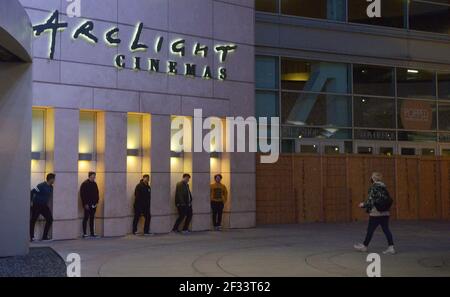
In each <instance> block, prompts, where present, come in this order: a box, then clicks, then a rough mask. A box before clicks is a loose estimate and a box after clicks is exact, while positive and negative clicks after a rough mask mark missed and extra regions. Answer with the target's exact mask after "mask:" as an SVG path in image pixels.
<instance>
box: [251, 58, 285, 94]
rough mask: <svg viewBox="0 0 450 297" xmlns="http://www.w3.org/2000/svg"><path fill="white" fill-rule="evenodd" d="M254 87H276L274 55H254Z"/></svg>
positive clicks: (276, 71)
mask: <svg viewBox="0 0 450 297" xmlns="http://www.w3.org/2000/svg"><path fill="white" fill-rule="evenodd" d="M255 72H256V88H259V89H277V88H278V72H279V71H278V59H277V58H274V57H266V56H257V57H256V71H255Z"/></svg>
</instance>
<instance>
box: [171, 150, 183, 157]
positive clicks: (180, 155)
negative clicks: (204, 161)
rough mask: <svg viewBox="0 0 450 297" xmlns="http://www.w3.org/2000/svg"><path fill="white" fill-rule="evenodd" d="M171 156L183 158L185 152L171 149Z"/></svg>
mask: <svg viewBox="0 0 450 297" xmlns="http://www.w3.org/2000/svg"><path fill="white" fill-rule="evenodd" d="M170 157H171V158H183V157H184V152H182V151H180V152H177V151H170Z"/></svg>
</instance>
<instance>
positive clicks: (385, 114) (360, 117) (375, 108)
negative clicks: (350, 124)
mask: <svg viewBox="0 0 450 297" xmlns="http://www.w3.org/2000/svg"><path fill="white" fill-rule="evenodd" d="M353 104H354V112H355V115H354V117H355V126H356V127H368V128H370V127H372V128H395V101H394V100H393V99H383V98H367V97H355V99H354V101H353Z"/></svg>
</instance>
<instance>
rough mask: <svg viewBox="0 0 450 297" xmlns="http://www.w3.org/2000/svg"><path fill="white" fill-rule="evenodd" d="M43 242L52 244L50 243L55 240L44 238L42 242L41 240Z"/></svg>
mask: <svg viewBox="0 0 450 297" xmlns="http://www.w3.org/2000/svg"><path fill="white" fill-rule="evenodd" d="M41 241H42V242H50V241H53V239H51V238H48V237H47V238H42V240H41Z"/></svg>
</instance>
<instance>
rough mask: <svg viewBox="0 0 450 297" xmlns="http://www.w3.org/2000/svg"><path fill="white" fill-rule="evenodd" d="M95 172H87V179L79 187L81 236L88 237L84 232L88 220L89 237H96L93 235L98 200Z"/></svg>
mask: <svg viewBox="0 0 450 297" xmlns="http://www.w3.org/2000/svg"><path fill="white" fill-rule="evenodd" d="M95 178H96V173H95V172H89V174H88V179H87V180H85V181H84V182H83V183H82V184H81V187H80V197H81V203H82V204H83V208H84V218H83V238H86V237H88V235H87V233H86V228H87V222H88V221H89V229H90V230H89V231H90V232H91V235H90V236H91V237H94V238H95V237H97V235H95V229H94V222H95V212H96V210H97V205H98V201H99V200H100V196H99V191H98V186H97V183H96V182H95Z"/></svg>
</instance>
